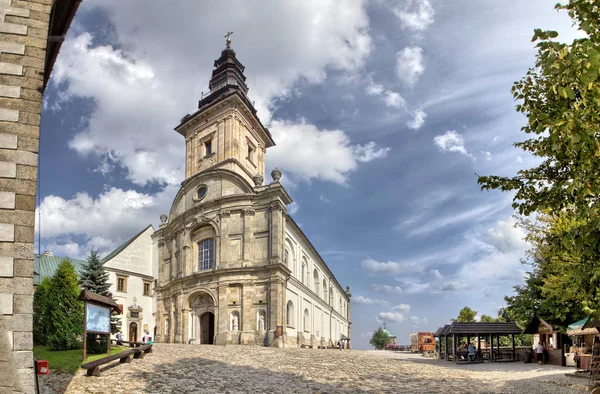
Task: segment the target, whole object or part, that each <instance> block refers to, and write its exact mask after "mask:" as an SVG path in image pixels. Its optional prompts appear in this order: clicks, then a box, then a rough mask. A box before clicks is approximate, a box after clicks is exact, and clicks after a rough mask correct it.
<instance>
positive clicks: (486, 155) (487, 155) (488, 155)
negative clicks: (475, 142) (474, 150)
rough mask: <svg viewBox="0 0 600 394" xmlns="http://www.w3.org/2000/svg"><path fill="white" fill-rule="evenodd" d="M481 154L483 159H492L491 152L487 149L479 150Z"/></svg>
mask: <svg viewBox="0 0 600 394" xmlns="http://www.w3.org/2000/svg"><path fill="white" fill-rule="evenodd" d="M481 154H482V155H483V157H484V158H485V161H492V153H491V152H487V151H481Z"/></svg>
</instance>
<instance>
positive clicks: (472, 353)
mask: <svg viewBox="0 0 600 394" xmlns="http://www.w3.org/2000/svg"><path fill="white" fill-rule="evenodd" d="M468 350H469V354H468V356H469V361H475V345H473V343H469V348H468Z"/></svg>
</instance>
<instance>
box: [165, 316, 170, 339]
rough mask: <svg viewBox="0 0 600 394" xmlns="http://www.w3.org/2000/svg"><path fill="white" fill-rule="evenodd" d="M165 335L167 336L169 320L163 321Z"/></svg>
mask: <svg viewBox="0 0 600 394" xmlns="http://www.w3.org/2000/svg"><path fill="white" fill-rule="evenodd" d="M165 334H166V335H169V319H165Z"/></svg>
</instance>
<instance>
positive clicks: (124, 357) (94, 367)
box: [81, 350, 135, 376]
mask: <svg viewBox="0 0 600 394" xmlns="http://www.w3.org/2000/svg"><path fill="white" fill-rule="evenodd" d="M133 353H135V350H125V351H124V352H121V353H117V354H111V355H110V356H106V357H102V358H99V359H98V360H95V361H91V362H89V363H85V364H82V365H81V368H83V369H87V376H100V366H101V365H104V364H108V363H109V362H111V361H115V360H119V363H120V364H126V363H130V362H131V355H132V354H133Z"/></svg>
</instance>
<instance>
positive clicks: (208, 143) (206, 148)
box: [202, 139, 256, 164]
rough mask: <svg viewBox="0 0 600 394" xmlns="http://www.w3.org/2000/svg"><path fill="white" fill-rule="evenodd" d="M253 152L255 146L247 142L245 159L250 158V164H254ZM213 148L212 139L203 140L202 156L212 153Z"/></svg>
mask: <svg viewBox="0 0 600 394" xmlns="http://www.w3.org/2000/svg"><path fill="white" fill-rule="evenodd" d="M255 152H256V148H255V147H254V146H252V145H250V143H248V157H246V159H248V160H250V162H251V163H252V164H254V160H255V157H254V156H255ZM212 153H213V150H212V139H210V140H208V141H204V155H202V157H207V156H210V155H212Z"/></svg>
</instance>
